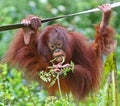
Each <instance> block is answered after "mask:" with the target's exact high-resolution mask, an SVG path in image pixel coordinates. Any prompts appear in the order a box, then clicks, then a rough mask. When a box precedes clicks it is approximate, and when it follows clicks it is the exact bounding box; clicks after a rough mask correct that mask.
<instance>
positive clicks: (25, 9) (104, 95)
mask: <svg viewBox="0 0 120 106" xmlns="http://www.w3.org/2000/svg"><path fill="white" fill-rule="evenodd" d="M116 1H119V0H114V1H113V0H97V1H95V0H92V1H91V0H74V1H73V0H66V1H65V0H19V1H16V0H8V1H6V0H0V2H1V3H0V23H1V24H0V25H7V24H14V23H20V21H21V20H22V19H23V18H24V17H25V16H26V15H28V14H34V15H38V16H41V18H42V19H44V18H49V17H54V16H60V15H63V14H70V13H75V12H79V11H83V10H87V9H91V8H96V7H97V6H98V5H100V4H102V3H105V2H110V3H114V2H116ZM119 9H120V7H118V8H114V9H113V12H112V14H113V15H112V17H111V21H110V24H111V25H112V26H114V27H115V29H116V32H117V34H116V39H117V41H118V45H117V49H116V51H115V53H113V54H111V55H110V56H108V57H107V60H106V62H105V67H104V72H103V76H102V78H101V85H100V90H99V91H97V92H96V93H94V94H91V95H90V96H88V98H87V100H86V101H85V103H83V102H82V101H80V102H79V103H77V102H76V101H74V99H73V97H72V95H71V94H69V95H66V96H62V98H61V97H60V96H59V95H58V96H57V97H54V96H48V93H47V92H46V91H45V90H44V89H42V87H41V86H39V84H38V83H37V82H29V83H28V82H27V81H26V80H25V79H24V74H23V73H22V72H21V71H20V70H18V69H16V68H9V67H8V66H7V64H0V106H119V105H120V55H119V54H120V43H119V42H120V30H119V29H120V21H119V17H120V11H119ZM100 20H101V12H96V13H89V14H84V15H80V16H74V17H69V18H64V19H60V20H56V21H52V22H48V23H44V24H43V25H42V27H44V26H46V25H50V24H54V23H59V24H62V25H64V26H67V27H68V28H69V29H70V30H77V31H80V32H81V33H83V34H85V35H87V36H88V37H90V38H93V37H94V36H93V35H94V26H93V25H94V24H96V23H98V22H100ZM16 31H17V30H11V31H6V32H0V59H2V56H3V54H4V53H5V51H6V50H7V47H8V46H9V43H10V41H11V39H12V37H13V36H14V34H15V32H16Z"/></svg>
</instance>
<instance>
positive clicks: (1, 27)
mask: <svg viewBox="0 0 120 106" xmlns="http://www.w3.org/2000/svg"><path fill="white" fill-rule="evenodd" d="M119 6H120V2H116V3H113V4H111V8H115V7H119ZM97 11H100V9H99V8H94V9H89V10H86V11H82V12H77V13H73V14H68V15H63V16H58V17H52V18H46V19H43V20H41V22H42V23H45V22H48V21H52V20H57V19H60V18H65V17H70V16H76V15H81V14H87V13H92V12H97ZM23 27H25V26H24V25H23V24H11V25H5V26H0V31H5V30H12V29H18V28H23Z"/></svg>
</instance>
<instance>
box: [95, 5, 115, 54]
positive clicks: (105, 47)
mask: <svg viewBox="0 0 120 106" xmlns="http://www.w3.org/2000/svg"><path fill="white" fill-rule="evenodd" d="M98 8H100V9H101V10H102V12H103V13H102V21H101V23H100V25H98V26H96V35H95V42H94V46H93V47H94V49H95V51H96V54H97V56H101V55H102V54H104V55H108V54H109V53H111V52H112V51H114V49H115V47H116V41H115V31H114V29H113V28H112V27H110V26H108V23H109V20H110V15H111V6H110V4H104V5H102V6H99V7H98Z"/></svg>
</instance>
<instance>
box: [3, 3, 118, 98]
mask: <svg viewBox="0 0 120 106" xmlns="http://www.w3.org/2000/svg"><path fill="white" fill-rule="evenodd" d="M98 8H99V9H101V11H102V12H103V13H102V21H101V23H100V24H99V25H97V26H96V34H95V40H94V42H92V43H91V42H88V40H87V39H86V38H85V36H83V35H82V34H80V33H78V32H74V31H67V29H66V28H64V27H63V26H61V25H50V26H47V27H46V28H43V29H41V31H39V30H38V28H39V27H40V26H41V19H40V18H39V17H37V16H28V17H27V18H26V19H23V21H22V23H23V24H24V25H25V26H26V27H24V28H23V29H20V30H19V31H18V33H17V35H16V36H15V38H14V39H13V41H12V44H11V45H10V47H9V49H8V51H7V53H6V55H5V58H4V60H5V62H7V63H9V64H10V65H12V66H13V65H17V66H18V67H19V68H21V69H23V70H25V72H26V73H27V75H29V77H30V78H34V79H37V80H38V81H39V82H40V83H41V84H42V85H43V87H44V88H45V89H47V90H48V91H49V93H50V94H51V95H55V93H56V92H57V91H58V84H57V82H56V83H55V84H54V85H53V86H51V87H50V88H48V86H49V84H50V83H45V82H43V81H42V80H41V79H40V77H39V75H38V73H39V72H40V71H43V70H44V71H46V72H49V70H50V69H49V68H48V67H49V66H51V65H52V63H51V62H50V61H51V60H53V59H55V61H54V66H53V68H54V69H57V71H60V70H59V69H60V68H61V67H65V65H66V64H67V65H68V66H69V64H70V62H71V61H72V62H73V63H74V70H73V71H69V72H68V73H67V75H66V76H63V75H61V76H60V85H61V90H62V92H63V93H69V92H71V93H72V94H73V96H74V97H75V98H77V99H84V98H85V97H86V96H87V95H88V94H89V93H90V92H92V91H95V90H96V89H97V88H98V86H99V82H100V75H101V72H102V64H103V61H102V55H108V54H110V53H111V52H112V51H113V50H114V49H115V45H116V42H115V39H114V35H115V31H114V29H113V28H112V27H109V26H108V23H109V19H110V14H111V6H110V4H103V5H102V6H99V7H98ZM63 58H64V59H65V61H64V62H63V63H62V64H59V63H61V62H62V61H63ZM59 65H60V66H59ZM62 65H63V66H62ZM54 71H56V70H54Z"/></svg>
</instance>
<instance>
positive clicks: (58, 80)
mask: <svg viewBox="0 0 120 106" xmlns="http://www.w3.org/2000/svg"><path fill="white" fill-rule="evenodd" d="M57 82H58V89H59V93H60V97H61V98H62V92H61V87H60V79H59V73H57Z"/></svg>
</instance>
